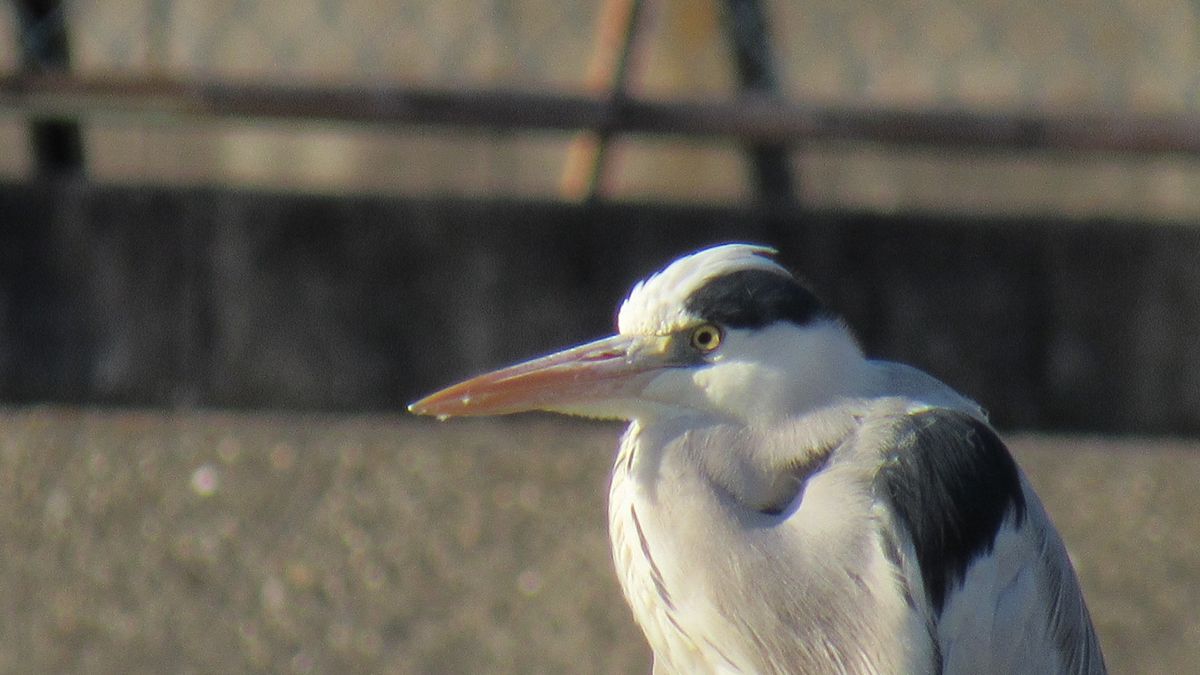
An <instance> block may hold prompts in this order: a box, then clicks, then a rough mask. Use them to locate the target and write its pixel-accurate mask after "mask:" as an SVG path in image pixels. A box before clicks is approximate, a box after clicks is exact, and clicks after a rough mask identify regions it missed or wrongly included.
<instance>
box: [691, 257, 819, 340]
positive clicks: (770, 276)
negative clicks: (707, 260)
mask: <svg viewBox="0 0 1200 675" xmlns="http://www.w3.org/2000/svg"><path fill="white" fill-rule="evenodd" d="M685 306H686V307H687V310H688V312H689V313H691V314H693V315H694V316H697V317H700V318H701V319H703V320H705V321H711V322H713V323H716V324H720V325H723V326H729V327H730V328H762V327H763V326H768V325H770V324H772V323H775V322H776V321H790V322H792V323H794V324H797V325H804V324H807V323H811V322H812V321H813V320H815V319H818V318H821V317H829V316H831V314H830V313H829V311H828V310H826V309H825V306H824V305H823V304H822V303H821V301H820V300H819V299H817V296H816V295H814V294H813V293H812V291H810V290H808V288H806V287H805V286H804V284H802V283H800V282H799V281H797V280H796V279H795V278H793V277H791V276H788V275H786V274H781V273H777V272H769V271H766V270H742V271H740V272H732V273H730V274H726V275H723V276H720V277H716V278H715V279H712V280H711V281H709V282H708V283H707V284H705V285H704V286H702V287H701V288H700V289H699V290H697V291H696V292H695V293H693V294H692V295H691V297H689V298H688V299H687V302H686V303H685Z"/></svg>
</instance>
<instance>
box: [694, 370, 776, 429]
mask: <svg viewBox="0 0 1200 675" xmlns="http://www.w3.org/2000/svg"><path fill="white" fill-rule="evenodd" d="M692 380H693V382H694V383H695V388H696V389H697V390H698V391H700V392H703V395H704V398H705V399H707V400H706V403H707V404H708V405H709V406H710V407H711V408H714V409H717V410H723V411H727V412H730V413H733V414H735V415H737V416H739V417H741V418H742V419H750V418H752V417H757V416H760V415H774V414H775V413H776V411H775V410H767V409H765V407H764V406H766V405H768V402H776V403H777V402H780V401H786V400H787V399H786V397H783V396H781V393H782V392H781V391H780V388H781V385H782V384H783V383H782V381H781V379H780V378H779V377H778V374H777V373H774V372H772V371H769V370H767V369H764V368H762V367H760V366H758V365H757V364H753V363H747V362H738V361H726V362H724V363H720V364H717V365H714V366H711V367H709V368H704V369H701V370H698V371H696V372H695V373H694V374H693V376H692Z"/></svg>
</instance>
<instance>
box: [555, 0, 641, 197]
mask: <svg viewBox="0 0 1200 675" xmlns="http://www.w3.org/2000/svg"><path fill="white" fill-rule="evenodd" d="M644 4H645V3H644V2H643V0H605V2H604V4H603V6H602V7H601V8H600V25H599V28H598V30H597V36H596V47H595V51H594V52H593V54H592V61H591V64H590V65H589V67H588V76H587V86H588V89H589V90H591V91H593V92H595V93H597V94H601V95H603V96H605V97H606V98H607V100H608V104H609V106H610V109H613V110H615V109H617V108H619V107H620V105H621V102H622V101H623V100H624V98H625V95H626V92H627V91H628V86H629V80H630V70H631V68H632V65H633V64H632V62H633V61H634V52H635V50H636V47H637V37H638V27H639V23H640V19H641V16H642V9H643V5H644ZM613 116H614V118H615V117H616V114H615V113H614V115H613ZM611 137H612V130H611V129H598V130H596V131H585V132H581V133H579V134H577V135H576V136H575V138H574V139H573V140H572V142H571V145H570V147H569V148H568V149H567V161H566V164H565V166H564V167H563V176H562V182H561V183H560V185H559V188H560V192H561V194H562V195H563V196H564V197H566V198H568V199H573V200H576V201H585V200H593V199H596V198H598V197H601V196H603V193H604V175H605V165H606V159H607V154H608V147H609V142H610V140H611Z"/></svg>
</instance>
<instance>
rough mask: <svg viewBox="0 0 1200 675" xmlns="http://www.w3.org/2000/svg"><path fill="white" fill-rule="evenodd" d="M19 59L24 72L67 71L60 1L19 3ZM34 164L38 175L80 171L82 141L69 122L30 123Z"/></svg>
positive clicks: (68, 59)
mask: <svg viewBox="0 0 1200 675" xmlns="http://www.w3.org/2000/svg"><path fill="white" fill-rule="evenodd" d="M17 10H18V15H19V16H20V17H21V25H20V30H21V57H22V60H23V63H24V66H25V68H26V70H30V71H34V72H47V71H56V70H67V69H69V68H70V65H71V54H70V49H69V46H68V42H67V24H66V21H65V20H64V18H63V8H62V3H61V2H55V1H54V0H21V1H20V2H19V3H18V4H17ZM30 134H31V136H32V141H33V154H34V161H35V162H36V163H37V172H38V174H39V175H40V176H43V177H46V176H67V175H75V174H79V173H81V172H82V171H83V139H82V137H81V136H80V133H79V125H78V124H77V123H76V122H74V121H70V120H55V119H35V120H33V121H32V122H31V123H30Z"/></svg>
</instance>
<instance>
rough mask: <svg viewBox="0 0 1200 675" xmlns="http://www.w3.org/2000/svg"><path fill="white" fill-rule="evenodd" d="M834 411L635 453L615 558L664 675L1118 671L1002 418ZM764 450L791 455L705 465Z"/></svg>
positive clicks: (627, 469) (630, 455) (656, 443)
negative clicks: (1009, 445)
mask: <svg viewBox="0 0 1200 675" xmlns="http://www.w3.org/2000/svg"><path fill="white" fill-rule="evenodd" d="M818 415H819V417H816V418H814V417H812V416H808V417H803V418H798V419H796V420H792V421H791V422H790V423H788V424H785V425H780V426H779V427H778V428H775V429H774V430H772V431H770V432H763V431H751V430H748V429H745V428H742V427H738V426H737V425H733V424H728V423H722V422H716V421H713V420H705V419H691V420H688V419H677V420H673V421H671V422H669V423H665V424H662V425H659V426H652V427H641V426H639V425H638V424H637V423H635V424H634V425H632V427H631V429H630V431H629V432H628V433H627V435H626V437H625V438H624V439H623V443H622V448H621V452H620V453H619V454H618V458H617V462H616V465H615V467H614V475H613V484H612V492H611V498H610V526H611V534H612V538H613V546H614V557H615V559H616V563H617V568H618V574H619V576H620V578H621V583H622V586H623V588H624V590H625V593H626V597H627V599H628V600H629V602H630V605H631V606H632V607H633V609H634V613H635V615H636V617H637V619H638V622H639V623H640V624H641V626H642V628H643V629H644V631H645V632H646V635H647V638H648V639H649V641H650V642H651V645H652V646H653V648H654V650H655V654H656V656H655V660H656V664H657V665H656V672H763V673H768V672H778V673H799V672H845V673H857V672H863V673H867V672H895V673H901V672H903V673H922V672H925V673H958V672H963V673H966V672H970V673H978V672H1030V673H1032V672H1071V673H1101V672H1103V661H1102V659H1101V657H1100V652H1099V647H1098V645H1097V643H1096V639H1095V634H1094V631H1093V630H1092V626H1091V622H1090V620H1089V619H1088V616H1087V610H1086V608H1085V607H1084V605H1083V601H1082V597H1081V595H1080V593H1079V588H1078V584H1077V582H1076V580H1075V576H1074V572H1073V570H1072V569H1071V566H1070V563H1069V560H1068V559H1067V557H1066V553H1065V549H1064V547H1063V545H1062V542H1061V540H1060V539H1059V537H1058V535H1057V533H1056V532H1055V531H1054V529H1053V526H1052V525H1051V524H1050V521H1049V519H1048V518H1047V517H1046V515H1045V512H1044V510H1043V509H1042V507H1041V505H1040V503H1039V502H1038V501H1037V497H1036V496H1035V495H1034V494H1033V493H1032V491H1031V490H1030V488H1029V487H1028V484H1027V483H1026V482H1025V480H1024V478H1023V477H1022V476H1021V475H1020V472H1019V471H1018V470H1017V469H1016V466H1015V464H1013V463H1012V459H1011V457H1010V456H1009V454H1008V451H1007V449H1005V448H1004V446H1003V444H1002V443H1000V442H999V439H998V438H996V437H995V434H994V433H993V432H992V431H991V430H990V428H989V427H988V426H987V425H986V423H984V422H983V421H982V420H980V419H979V418H978V417H977V416H975V415H972V414H971V413H969V412H967V411H966V410H964V409H962V408H938V407H930V406H928V405H926V404H923V403H917V402H915V401H913V400H912V399H909V398H903V397H900V398H875V399H864V400H853V401H845V402H842V403H840V404H839V405H837V406H833V407H831V408H829V409H826V410H823V411H820V412H819V413H818ZM752 445H753V446H758V447H759V450H760V451H761V448H762V446H769V451H768V452H765V453H763V452H760V453H759V454H760V455H762V456H769V457H776V458H783V457H787V456H788V455H789V453H790V456H791V457H792V458H794V459H795V461H779V462H777V463H776V465H775V466H774V467H773V468H770V467H768V468H764V467H763V466H761V465H757V466H737V465H730V464H727V463H716V464H714V463H713V462H711V461H708V458H712V457H730V456H747V455H753V454H754V453H753V452H751V451H750V446H752ZM788 446H794V447H792V448H791V449H790V450H789V449H788ZM771 471H775V472H776V473H777V475H774V476H771V475H767V474H769V473H770V472H771ZM789 480H792V488H791V490H790V492H788V491H786V490H785V491H784V492H783V493H780V492H779V487H778V486H780V485H786V484H788V481H789ZM765 487H770V490H769V491H770V492H773V493H774V496H773V498H772V499H767V500H764V499H762V498H761V493H762V492H763V490H764V489H765ZM779 494H786V495H787V497H786V498H785V499H783V500H780V499H779Z"/></svg>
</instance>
